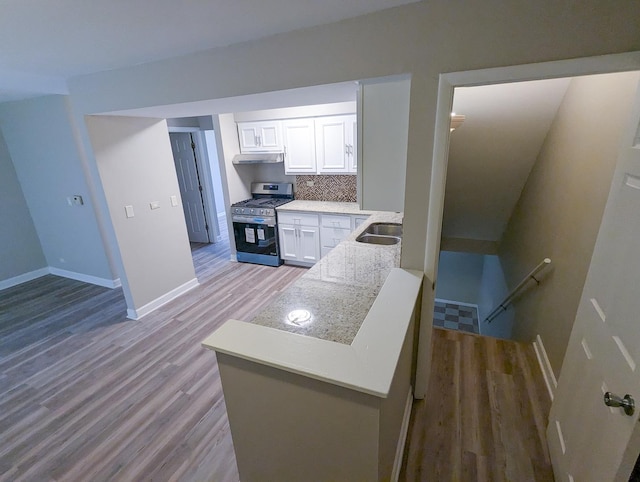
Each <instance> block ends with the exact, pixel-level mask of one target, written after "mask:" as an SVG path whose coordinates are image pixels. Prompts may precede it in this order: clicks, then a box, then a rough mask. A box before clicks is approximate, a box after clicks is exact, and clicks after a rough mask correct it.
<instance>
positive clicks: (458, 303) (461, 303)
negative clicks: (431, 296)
mask: <svg viewBox="0 0 640 482" xmlns="http://www.w3.org/2000/svg"><path fill="white" fill-rule="evenodd" d="M435 301H438V302H440V303H451V304H452V305H460V306H469V307H471V308H475V309H476V310H477V309H478V305H474V304H473V303H465V302H464V301H454V300H445V299H443V298H435Z"/></svg>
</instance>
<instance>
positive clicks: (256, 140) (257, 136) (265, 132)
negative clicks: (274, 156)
mask: <svg viewBox="0 0 640 482" xmlns="http://www.w3.org/2000/svg"><path fill="white" fill-rule="evenodd" d="M238 140H239V141H240V152H281V151H282V150H283V147H282V128H281V126H280V121H259V122H239V123H238Z"/></svg>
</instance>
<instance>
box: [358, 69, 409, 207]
mask: <svg viewBox="0 0 640 482" xmlns="http://www.w3.org/2000/svg"><path fill="white" fill-rule="evenodd" d="M410 88H411V81H410V80H409V79H396V80H391V81H388V82H375V83H364V84H363V85H362V86H361V98H360V112H359V113H358V115H359V118H358V123H359V124H358V152H359V156H358V157H359V163H358V173H359V176H358V183H359V188H360V190H359V201H360V206H361V207H362V209H371V210H377V211H397V212H402V211H404V200H405V188H404V186H405V174H406V165H407V137H408V132H409V92H410Z"/></svg>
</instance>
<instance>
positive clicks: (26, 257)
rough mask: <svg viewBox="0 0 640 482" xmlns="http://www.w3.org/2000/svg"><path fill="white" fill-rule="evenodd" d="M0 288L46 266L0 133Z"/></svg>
mask: <svg viewBox="0 0 640 482" xmlns="http://www.w3.org/2000/svg"><path fill="white" fill-rule="evenodd" d="M0 226H2V229H0V260H1V261H0V289H1V288H2V281H3V280H7V279H9V278H14V277H17V276H20V275H22V274H25V273H29V272H31V271H35V270H38V269H41V268H45V267H46V266H47V262H46V260H45V258H44V254H43V253H42V248H41V247H40V240H39V239H38V235H37V234H36V228H35V226H34V225H33V220H32V219H31V213H29V208H28V207H27V202H26V201H25V199H24V195H23V194H22V189H21V188H20V183H19V182H18V176H17V175H16V171H15V169H14V167H13V163H12V162H11V157H10V156H9V151H8V150H7V146H6V144H5V142H4V137H3V136H2V133H0Z"/></svg>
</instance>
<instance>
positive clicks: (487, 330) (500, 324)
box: [478, 255, 514, 339]
mask: <svg viewBox="0 0 640 482" xmlns="http://www.w3.org/2000/svg"><path fill="white" fill-rule="evenodd" d="M511 288H513V286H512V287H511ZM509 291H510V290H509V287H508V286H507V282H506V280H505V278H504V271H503V269H502V264H501V263H500V258H499V257H498V256H496V255H486V256H484V263H483V266H482V280H481V282H480V292H479V293H478V318H479V321H480V333H481V334H483V335H486V336H493V337H495V338H506V339H509V338H511V329H512V327H513V317H514V310H513V307H508V308H507V310H506V311H501V312H499V314H498V315H497V316H496V317H495V318H493V320H492V321H491V323H485V322H484V320H485V318H486V317H487V316H489V314H490V313H491V311H492V310H493V309H494V308H497V307H498V306H499V304H500V303H501V302H502V300H504V298H505V297H506V296H507V295H508V294H509Z"/></svg>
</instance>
